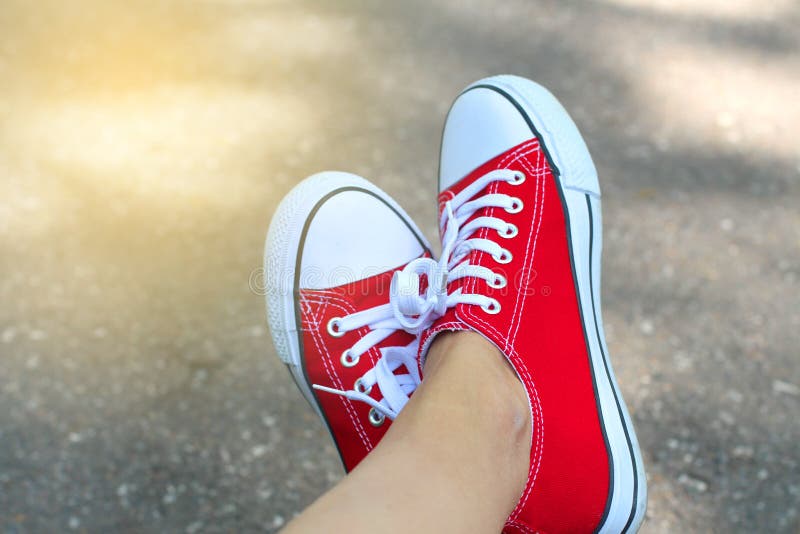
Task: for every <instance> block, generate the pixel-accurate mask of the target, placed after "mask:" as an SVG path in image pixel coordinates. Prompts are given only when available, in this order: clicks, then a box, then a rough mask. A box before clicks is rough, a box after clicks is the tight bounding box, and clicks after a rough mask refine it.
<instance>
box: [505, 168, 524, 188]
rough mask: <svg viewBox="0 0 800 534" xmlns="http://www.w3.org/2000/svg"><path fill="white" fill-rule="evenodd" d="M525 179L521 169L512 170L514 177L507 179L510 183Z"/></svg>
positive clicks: (513, 183) (520, 181)
mask: <svg viewBox="0 0 800 534" xmlns="http://www.w3.org/2000/svg"><path fill="white" fill-rule="evenodd" d="M524 181H525V173H524V172H522V171H514V178H512V179H511V180H508V183H510V184H511V185H519V184H521V183H522V182H524Z"/></svg>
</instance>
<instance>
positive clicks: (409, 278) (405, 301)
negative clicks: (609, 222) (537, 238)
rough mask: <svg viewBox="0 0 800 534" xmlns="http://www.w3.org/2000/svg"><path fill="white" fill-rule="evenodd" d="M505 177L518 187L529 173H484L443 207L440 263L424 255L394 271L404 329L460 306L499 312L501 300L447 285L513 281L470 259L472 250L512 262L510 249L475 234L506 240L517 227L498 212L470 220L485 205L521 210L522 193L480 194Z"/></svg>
mask: <svg viewBox="0 0 800 534" xmlns="http://www.w3.org/2000/svg"><path fill="white" fill-rule="evenodd" d="M501 181H504V182H507V183H509V184H512V185H519V184H521V183H522V182H524V181H525V174H524V173H522V172H520V171H513V170H510V169H498V170H494V171H491V172H488V173H486V174H484V175H483V176H481V177H480V178H478V179H477V180H475V181H474V182H473V183H471V184H470V185H468V186H467V187H465V188H464V189H462V190H461V191H460V192H459V193H457V194H456V195H455V196H454V197H453V198H452V199H450V200H449V201H447V202H446V203H445V205H444V209H443V210H442V215H441V219H440V221H439V226H440V228H441V229H442V230H443V231H442V254H441V256H440V258H439V261H438V262H437V261H434V260H431V259H429V258H420V260H416V263H415V262H411V263H410V264H408V265H407V266H406V267H405V268H404V269H402V270H401V271H398V272H396V273H395V274H394V277H393V278H392V290H393V291H392V295H391V302H390V303H391V305H392V306H393V309H394V311H395V316H396V318H397V320H398V322H400V324H402V325H403V327H404V328H409V327H410V328H412V329H421V328H426V327H427V325H429V324H430V323H432V322H433V320H435V319H436V318H437V317H440V316H442V315H443V314H444V312H445V311H446V310H447V309H448V308H450V307H452V306H455V305H456V304H473V305H476V306H480V307H481V308H482V309H483V310H484V311H485V312H487V313H490V314H496V313H499V312H500V303H499V302H498V301H497V300H496V299H494V298H491V297H489V296H487V295H481V294H478V293H464V292H463V291H462V289H461V288H458V289H456V290H455V291H453V292H452V293H448V291H447V286H448V285H449V284H450V283H452V282H455V281H456V280H459V279H461V278H467V277H474V278H480V279H482V280H484V281H486V283H487V284H488V285H489V286H490V287H493V288H498V289H499V288H503V287H505V286H506V285H507V284H508V280H507V279H506V278H505V277H504V276H503V275H501V274H499V273H496V272H494V271H493V270H492V269H490V268H488V267H484V266H482V265H473V264H471V263H470V261H469V254H470V252H472V251H473V250H479V251H482V252H485V253H487V254H489V255H490V256H491V257H492V258H494V260H495V261H496V262H497V263H498V264H506V263H509V262H510V261H511V260H512V255H511V252H510V251H508V250H507V249H505V248H503V247H502V246H501V245H500V244H499V243H497V242H496V241H493V240H491V239H485V238H477V237H471V236H472V235H473V234H474V233H475V232H477V231H478V230H479V229H481V228H490V229H492V230H495V231H496V232H497V234H498V235H499V236H500V237H501V238H506V239H510V238H513V237H514V236H516V235H517V233H518V229H517V227H516V226H514V225H513V224H511V223H508V222H506V221H504V220H503V219H501V218H500V217H498V216H491V217H490V216H486V215H483V216H479V217H475V218H474V219H472V220H470V219H471V218H472V216H473V215H475V212H477V211H478V210H482V209H485V208H502V209H503V210H505V211H506V212H507V213H519V212H520V211H522V208H523V202H522V200H521V199H519V198H517V197H512V196H510V195H506V194H499V193H485V194H483V195H480V196H477V195H478V194H479V193H480V192H481V191H483V190H484V189H486V188H487V187H488V186H489V185H491V184H492V183H494V182H501ZM476 196H477V198H476ZM467 221H469V222H467ZM422 260H424V261H422ZM423 275H424V276H425V277H426V278H427V280H428V287H427V289H426V291H425V292H424V293H421V292H420V286H421V278H422V276H423Z"/></svg>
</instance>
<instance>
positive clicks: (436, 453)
mask: <svg viewBox="0 0 800 534" xmlns="http://www.w3.org/2000/svg"><path fill="white" fill-rule="evenodd" d="M530 440H531V419H530V410H529V408H528V403H527V398H526V395H525V391H524V389H523V387H522V384H521V383H520V382H519V379H518V378H517V376H516V375H515V374H514V371H513V370H512V369H511V367H510V366H509V365H508V363H507V362H506V360H505V358H504V357H503V356H502V355H501V354H500V352H499V351H498V350H497V348H496V347H494V346H493V345H492V344H490V343H489V342H488V341H486V340H485V339H483V338H482V337H481V336H480V335H478V334H475V333H472V332H458V333H445V334H441V335H439V336H438V337H437V338H436V340H435V341H434V343H433V345H432V346H431V349H430V351H429V353H428V358H427V361H426V362H425V380H424V382H423V383H422V385H421V386H420V387H419V388H418V389H417V391H416V392H415V393H414V396H413V397H412V398H411V400H410V401H409V403H408V404H407V405H406V407H405V408H404V409H403V412H402V413H401V414H400V416H399V417H398V418H397V420H396V421H395V422H394V424H393V425H392V427H391V428H390V429H389V431H388V432H387V433H386V435H385V436H384V438H383V440H382V441H381V442H380V444H379V445H378V446H377V447H375V449H374V450H373V451H372V452H371V453H370V454H369V455H368V456H367V457H366V458H365V459H364V460H363V461H362V462H361V464H360V465H359V466H358V467H357V468H356V469H354V470H353V471H352V472H351V473H350V474H349V475H348V476H346V477H345V478H344V479H342V481H341V482H340V483H339V484H337V485H336V486H335V487H333V488H332V489H331V490H330V491H328V492H327V493H326V494H324V495H323V496H322V497H320V498H319V499H318V500H317V501H316V502H315V503H314V504H312V505H311V506H310V507H309V508H307V509H306V510H305V511H304V512H303V513H302V514H301V515H299V516H298V517H297V518H296V519H295V520H294V521H292V522H291V523H290V524H289V525H288V526H287V527H286V529H285V530H284V532H285V533H287V534H293V533H298V532H320V531H326V532H351V533H361V532H364V533H366V532H369V533H373V532H387V533H394V532H397V533H400V532H402V533H408V532H459V533H462V532H476V533H487V532H500V530H501V529H502V527H503V523H504V522H505V520H506V518H507V517H508V515H509V514H510V513H511V511H512V510H513V508H514V506H515V505H516V503H517V500H518V499H519V496H520V494H521V493H522V490H523V487H524V484H525V480H526V478H527V474H528V462H529V452H530Z"/></svg>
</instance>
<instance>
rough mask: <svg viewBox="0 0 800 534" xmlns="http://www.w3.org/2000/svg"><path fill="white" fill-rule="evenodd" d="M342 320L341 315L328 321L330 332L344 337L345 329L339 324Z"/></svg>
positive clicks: (332, 334) (334, 335)
mask: <svg viewBox="0 0 800 534" xmlns="http://www.w3.org/2000/svg"><path fill="white" fill-rule="evenodd" d="M341 320H342V318H341V317H333V318H332V319H331V320H330V321H328V334H330V335H331V336H333V337H342V336H343V335H344V331H343V330H342V329H341V327H340V326H339V322H340V321H341Z"/></svg>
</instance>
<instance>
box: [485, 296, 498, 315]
mask: <svg viewBox="0 0 800 534" xmlns="http://www.w3.org/2000/svg"><path fill="white" fill-rule="evenodd" d="M481 309H482V310H483V311H485V312H486V313H488V314H491V315H496V314H498V313H500V303H499V302H497V301H496V300H495V299H491V301H489V304H483V305H482V306H481Z"/></svg>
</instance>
